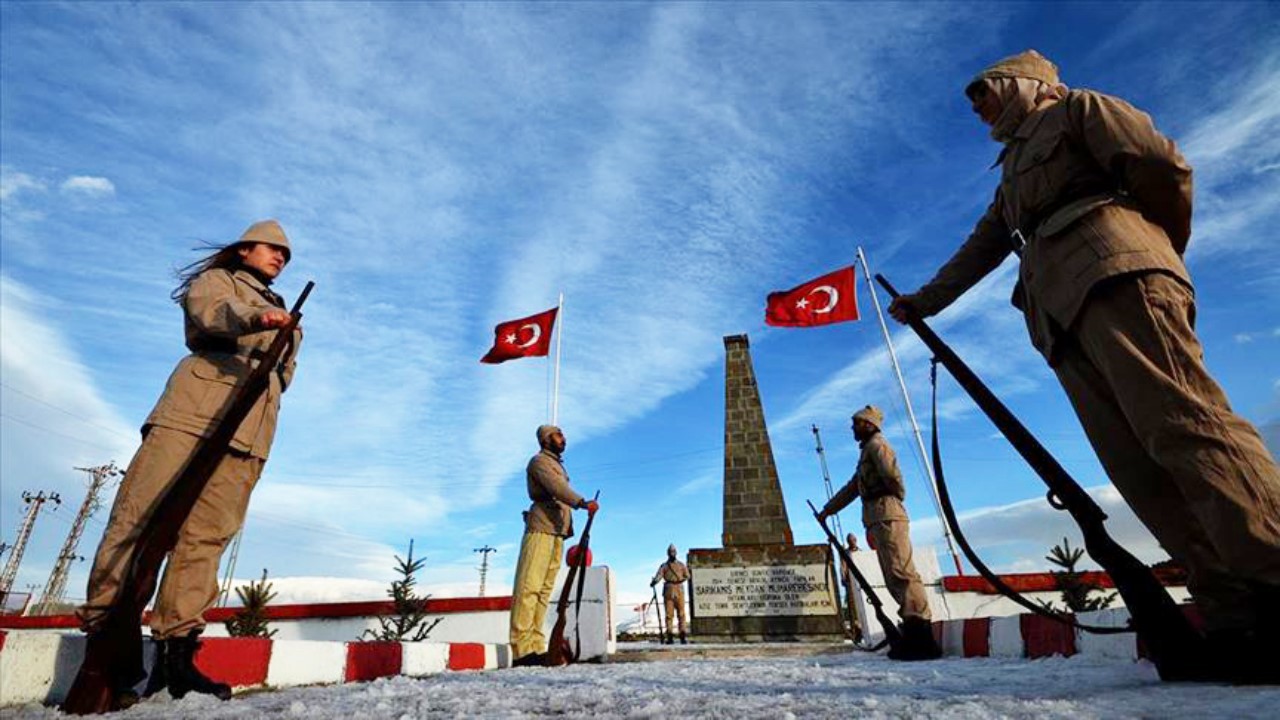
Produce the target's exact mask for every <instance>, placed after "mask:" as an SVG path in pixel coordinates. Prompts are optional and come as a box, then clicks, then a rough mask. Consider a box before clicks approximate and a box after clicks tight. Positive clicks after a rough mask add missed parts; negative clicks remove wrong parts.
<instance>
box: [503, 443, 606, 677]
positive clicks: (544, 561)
mask: <svg viewBox="0 0 1280 720" xmlns="http://www.w3.org/2000/svg"><path fill="white" fill-rule="evenodd" d="M537 436H538V445H539V446H541V448H542V449H541V450H540V451H539V452H538V454H537V455H534V456H533V458H532V459H530V460H529V465H528V468H526V470H525V478H526V486H527V488H528V491H529V499H530V500H531V501H533V504H531V505H530V506H529V509H528V510H526V511H525V513H524V538H523V539H522V540H521V541H520V559H519V560H518V561H517V563H516V579H515V583H514V585H513V589H512V596H513V597H512V600H511V648H512V654H513V655H514V656H515V660H514V661H513V664H514V665H522V666H523V665H541V664H543V663H544V662H545V652H546V647H547V637H546V635H545V634H544V633H543V632H542V626H543V623H544V622H545V621H546V617H547V606H548V604H550V602H551V591H552V590H553V589H554V588H555V584H556V572H558V571H559V570H560V556H561V555H562V554H563V553H564V539H565V538H568V537H573V510H574V508H578V509H580V510H586V511H587V512H589V513H591V514H595V512H596V510H598V509H599V507H600V506H599V505H598V504H597V503H596V501H594V500H587V499H585V498H583V497H582V496H581V495H579V494H578V493H577V492H575V491H574V489H573V488H572V487H571V486H570V485H569V474H568V473H566V472H565V469H564V460H562V459H561V454H562V453H564V449H565V447H566V442H565V438H564V433H563V432H561V431H560V428H558V427H556V426H555V425H541V426H539V427H538V431H537Z"/></svg>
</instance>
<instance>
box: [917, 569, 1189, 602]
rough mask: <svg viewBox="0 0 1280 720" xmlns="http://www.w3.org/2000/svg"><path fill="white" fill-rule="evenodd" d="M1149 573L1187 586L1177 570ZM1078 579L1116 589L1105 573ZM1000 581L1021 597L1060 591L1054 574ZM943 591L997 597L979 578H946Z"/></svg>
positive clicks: (1016, 576)
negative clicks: (1024, 594)
mask: <svg viewBox="0 0 1280 720" xmlns="http://www.w3.org/2000/svg"><path fill="white" fill-rule="evenodd" d="M1151 572H1152V574H1154V575H1155V576H1156V579H1157V580H1159V581H1160V583H1161V584H1162V585H1165V586H1170V585H1172V586H1181V585H1186V584H1187V577H1186V573H1184V572H1180V571H1178V570H1176V569H1175V570H1169V569H1158V568H1153V569H1152V571H1151ZM1080 575H1081V579H1082V580H1084V581H1085V582H1088V583H1092V584H1094V585H1097V586H1098V587H1101V588H1114V587H1115V586H1116V584H1115V582H1114V581H1113V580H1112V579H1111V576H1110V575H1108V574H1106V573H1104V572H1099V571H1096V570H1092V571H1089V572H1083V573H1080ZM1000 579H1001V580H1003V581H1004V582H1005V584H1006V585H1008V586H1009V587H1011V588H1013V589H1014V590H1016V591H1018V592H1022V593H1028V592H1056V591H1057V590H1058V589H1059V588H1058V579H1057V577H1055V576H1054V574H1053V573H1047V572H1043V573H1012V574H1009V575H1001V576H1000ZM942 588H943V589H944V590H946V591H947V592H975V593H982V594H983V595H998V594H999V591H998V590H996V588H995V586H994V585H992V584H991V583H989V582H987V580H986V579H985V578H983V577H981V576H979V575H945V576H943V578H942Z"/></svg>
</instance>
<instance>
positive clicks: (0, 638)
mask: <svg viewBox="0 0 1280 720" xmlns="http://www.w3.org/2000/svg"><path fill="white" fill-rule="evenodd" d="M8 634H9V633H7V632H5V631H3V630H0V652H4V638H5V636H6V635H8Z"/></svg>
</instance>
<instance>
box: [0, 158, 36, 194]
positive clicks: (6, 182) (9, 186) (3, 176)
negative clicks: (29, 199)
mask: <svg viewBox="0 0 1280 720" xmlns="http://www.w3.org/2000/svg"><path fill="white" fill-rule="evenodd" d="M45 188H46V186H45V184H44V183H43V182H41V181H40V180H37V179H36V178H34V177H32V176H30V175H28V174H26V173H23V172H18V171H16V170H13V169H12V168H9V167H6V166H3V165H0V200H8V199H9V197H10V196H12V195H17V194H18V193H20V192H23V191H24V190H26V191H35V192H43V191H44V190H45Z"/></svg>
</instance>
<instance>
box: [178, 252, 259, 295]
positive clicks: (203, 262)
mask: <svg viewBox="0 0 1280 720" xmlns="http://www.w3.org/2000/svg"><path fill="white" fill-rule="evenodd" d="M246 244H250V243H242V242H233V243H231V244H230V245H215V244H214V243H205V244H204V245H202V246H201V247H198V248H193V249H194V250H206V251H210V252H209V254H208V255H205V256H204V257H202V258H200V259H199V260H196V261H195V262H193V263H191V264H190V265H186V266H184V267H181V268H178V269H177V270H175V271H174V272H173V274H174V275H175V276H176V277H177V278H178V287H176V288H174V289H173V292H171V293H169V297H170V298H172V299H173V301H174V302H176V303H178V304H179V305H181V304H182V301H183V300H185V299H186V298H187V292H188V291H189V290H191V281H192V280H195V279H196V276H198V275H199V274H200V273H202V272H204V271H206V270H212V269H214V268H238V267H240V265H241V260H240V247H241V246H242V245H246Z"/></svg>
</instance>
